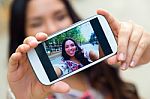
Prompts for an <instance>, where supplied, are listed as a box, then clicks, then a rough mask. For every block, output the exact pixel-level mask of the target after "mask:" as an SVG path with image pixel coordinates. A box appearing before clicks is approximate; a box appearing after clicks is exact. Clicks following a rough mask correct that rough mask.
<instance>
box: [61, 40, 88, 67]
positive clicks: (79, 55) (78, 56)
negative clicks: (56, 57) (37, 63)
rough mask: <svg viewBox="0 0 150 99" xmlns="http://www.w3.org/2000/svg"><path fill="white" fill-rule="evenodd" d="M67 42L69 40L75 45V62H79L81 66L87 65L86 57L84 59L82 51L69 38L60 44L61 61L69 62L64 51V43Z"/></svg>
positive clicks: (68, 57)
mask: <svg viewBox="0 0 150 99" xmlns="http://www.w3.org/2000/svg"><path fill="white" fill-rule="evenodd" d="M68 40H71V41H72V42H73V43H74V44H75V46H76V49H77V50H76V52H75V58H76V59H77V60H79V61H80V63H81V64H82V65H87V64H89V63H90V62H89V61H88V59H87V58H86V57H84V53H83V51H82V49H81V48H80V47H79V45H78V44H77V43H76V42H75V41H74V40H73V39H71V38H67V39H65V40H64V41H63V43H62V57H63V60H70V56H69V55H68V54H67V53H66V51H65V43H66V41H68Z"/></svg>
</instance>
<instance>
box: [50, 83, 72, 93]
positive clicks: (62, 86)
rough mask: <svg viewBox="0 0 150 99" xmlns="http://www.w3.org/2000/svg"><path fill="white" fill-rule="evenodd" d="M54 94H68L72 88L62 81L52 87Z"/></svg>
mask: <svg viewBox="0 0 150 99" xmlns="http://www.w3.org/2000/svg"><path fill="white" fill-rule="evenodd" d="M51 89H52V90H53V91H54V92H60V93H67V92H69V90H70V86H69V85H68V84H67V83H65V82H62V81H59V82H57V83H55V84H53V85H52V86H51Z"/></svg>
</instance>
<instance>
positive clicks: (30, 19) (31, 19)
mask: <svg viewBox="0 0 150 99" xmlns="http://www.w3.org/2000/svg"><path fill="white" fill-rule="evenodd" d="M28 20H29V22H30V21H36V20H42V17H41V16H36V17H33V18H29V19H28Z"/></svg>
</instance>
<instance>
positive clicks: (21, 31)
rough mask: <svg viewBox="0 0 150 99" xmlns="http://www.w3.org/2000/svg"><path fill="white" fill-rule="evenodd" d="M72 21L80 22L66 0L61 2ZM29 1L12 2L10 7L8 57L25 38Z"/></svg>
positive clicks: (17, 0)
mask: <svg viewBox="0 0 150 99" xmlns="http://www.w3.org/2000/svg"><path fill="white" fill-rule="evenodd" d="M61 1H62V2H63V3H64V4H65V6H66V9H67V11H68V13H69V15H70V17H71V19H72V21H73V23H75V22H78V21H80V18H79V16H78V15H77V14H76V13H75V11H74V10H73V8H72V6H71V5H70V3H69V2H68V0H61ZM29 2H30V0H13V2H12V4H11V7H10V22H9V39H10V41H9V56H10V55H11V54H12V53H14V52H15V50H16V48H17V47H18V46H19V45H20V44H22V43H23V40H24V39H25V37H26V31H25V25H26V10H27V5H28V3H29Z"/></svg>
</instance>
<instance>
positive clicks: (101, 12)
mask: <svg viewBox="0 0 150 99" xmlns="http://www.w3.org/2000/svg"><path fill="white" fill-rule="evenodd" d="M97 14H99V15H103V16H104V17H105V18H106V20H107V21H108V23H109V25H110V27H111V29H112V30H113V32H114V33H115V36H117V35H118V32H119V29H120V26H121V25H120V22H119V21H118V20H117V19H115V18H114V17H113V16H112V15H111V14H110V13H109V12H108V11H106V10H104V9H99V10H97Z"/></svg>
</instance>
